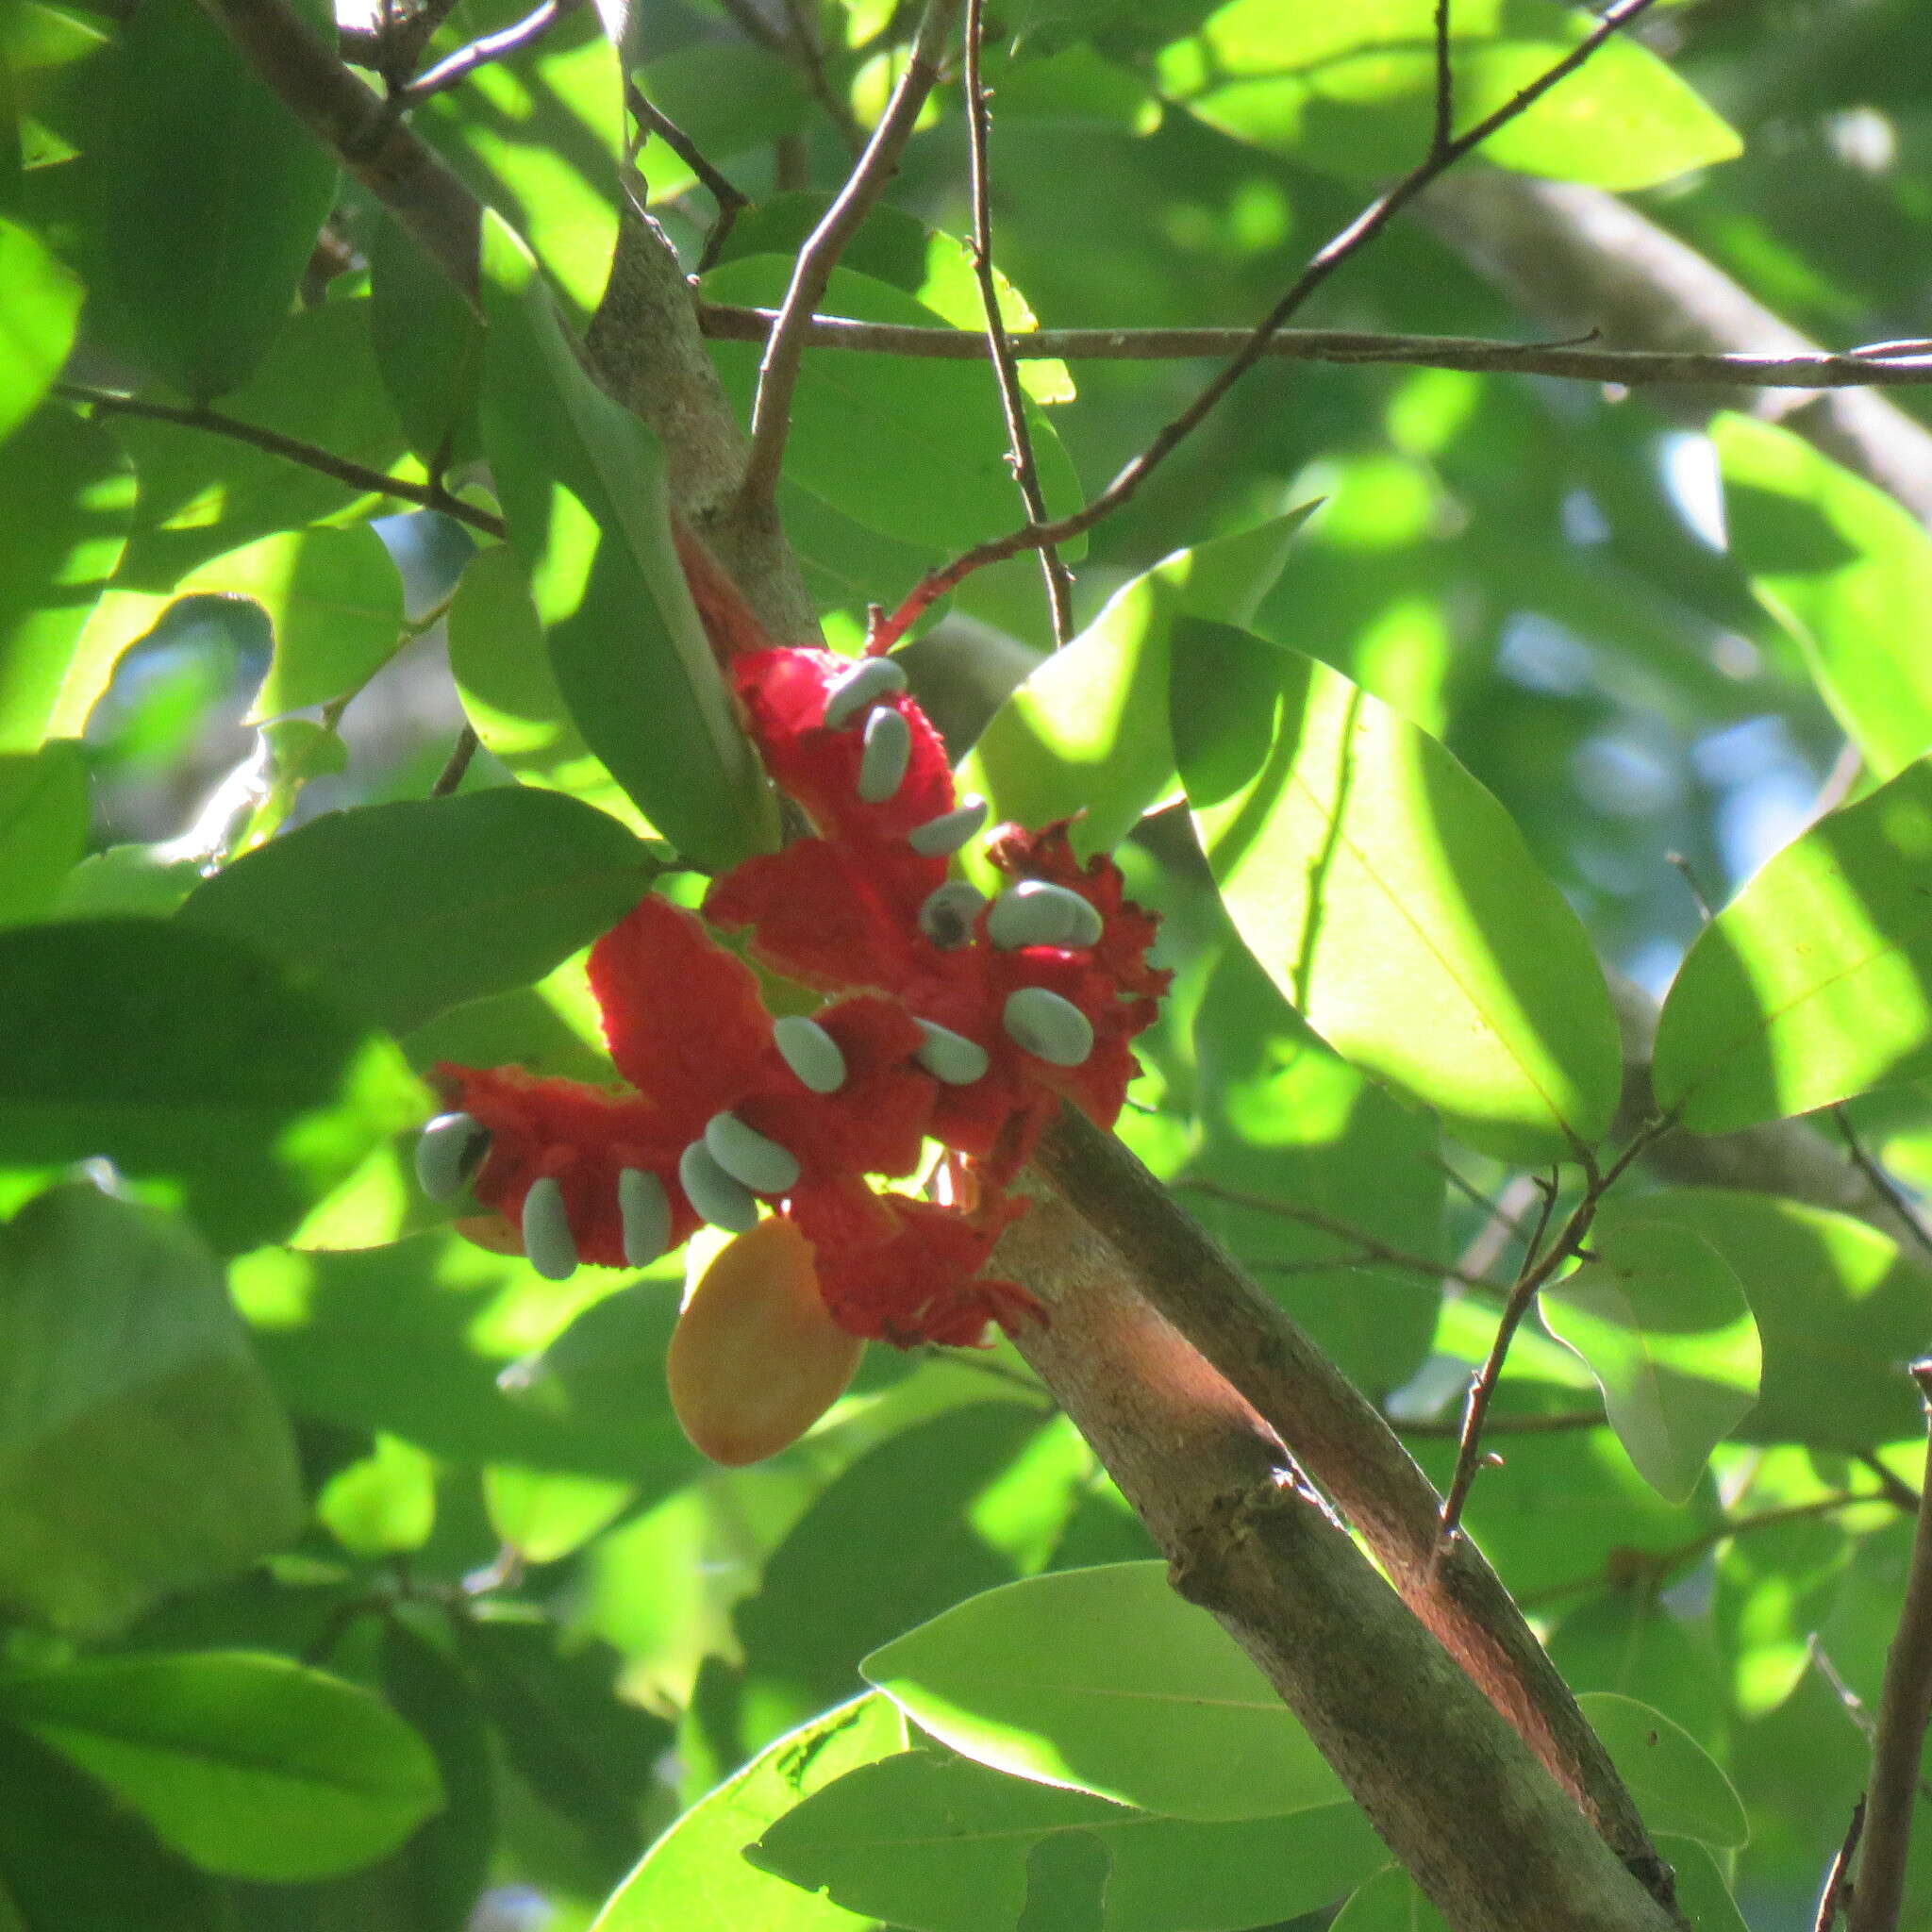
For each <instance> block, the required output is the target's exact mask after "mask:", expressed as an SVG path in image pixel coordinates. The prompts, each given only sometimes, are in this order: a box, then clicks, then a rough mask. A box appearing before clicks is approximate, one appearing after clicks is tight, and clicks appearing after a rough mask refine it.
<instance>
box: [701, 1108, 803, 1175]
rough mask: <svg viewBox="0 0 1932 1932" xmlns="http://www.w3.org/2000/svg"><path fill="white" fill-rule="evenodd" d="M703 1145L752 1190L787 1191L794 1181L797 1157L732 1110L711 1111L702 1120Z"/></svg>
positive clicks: (720, 1163)
mask: <svg viewBox="0 0 1932 1932" xmlns="http://www.w3.org/2000/svg"><path fill="white" fill-rule="evenodd" d="M705 1145H706V1146H707V1147H708V1148H709V1149H710V1150H711V1158H712V1159H713V1160H715V1161H716V1162H717V1163H718V1165H719V1166H720V1167H722V1168H723V1169H724V1172H725V1173H726V1174H729V1175H730V1176H731V1178H732V1179H733V1180H735V1181H737V1182H739V1183H740V1184H741V1186H744V1187H747V1188H749V1189H750V1190H751V1191H752V1192H753V1193H755V1194H789V1193H790V1192H791V1190H792V1189H793V1188H795V1187H796V1186H797V1185H798V1160H797V1157H796V1156H794V1155H793V1154H792V1153H791V1151H790V1150H789V1149H787V1148H784V1147H781V1146H779V1144H778V1143H777V1141H774V1140H773V1139H771V1137H770V1136H769V1135H765V1134H761V1133H759V1132H758V1129H757V1128H756V1127H750V1126H747V1125H746V1124H744V1123H743V1122H742V1121H741V1120H740V1119H739V1118H738V1116H737V1115H736V1114H735V1113H714V1114H713V1115H712V1116H711V1118H710V1119H709V1120H708V1121H707V1122H706V1123H705Z"/></svg>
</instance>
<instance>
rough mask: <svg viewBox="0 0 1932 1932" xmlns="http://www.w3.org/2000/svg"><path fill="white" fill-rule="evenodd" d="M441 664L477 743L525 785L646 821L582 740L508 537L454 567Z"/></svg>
mask: <svg viewBox="0 0 1932 1932" xmlns="http://www.w3.org/2000/svg"><path fill="white" fill-rule="evenodd" d="M447 636H448V638H449V665H450V671H451V673H452V675H454V676H455V678H456V681H457V691H458V694H459V695H460V696H461V698H462V701H463V710H464V712H465V714H466V715H467V716H468V718H469V720H470V723H471V724H473V725H475V729H476V736H477V737H478V738H479V739H481V740H482V741H483V743H484V746H485V747H486V748H487V749H488V750H489V751H490V752H491V754H492V755H493V756H494V757H496V758H500V759H501V760H502V761H503V762H504V764H506V765H507V766H508V768H509V769H510V770H511V771H512V772H514V773H515V774H517V776H518V777H519V778H521V779H523V780H524V782H525V784H535V785H544V786H548V787H549V788H550V789H551V790H552V791H566V792H568V793H569V794H570V795H571V796H572V797H573V798H581V799H582V800H583V801H584V803H585V804H586V805H591V806H595V807H596V808H597V809H598V810H599V811H602V812H608V814H609V815H610V816H611V817H612V818H614V819H616V820H618V821H619V822H620V823H622V824H627V825H628V826H630V828H631V829H632V830H633V831H635V832H640V833H645V832H648V830H649V827H648V826H647V825H646V824H645V823H644V821H643V819H642V817H641V815H640V813H639V811H638V808H637V807H636V806H635V805H634V804H633V803H632V802H631V800H630V798H629V797H628V795H627V794H626V793H625V791H623V789H622V788H621V787H620V786H619V785H618V782H617V780H616V779H615V778H613V777H612V776H611V775H610V768H609V767H608V765H607V764H605V762H604V761H603V759H602V758H598V757H597V756H596V755H595V754H594V753H593V752H592V751H591V748H590V746H589V745H587V744H586V743H585V742H584V739H583V734H582V732H580V731H579V730H578V729H577V727H576V725H575V722H574V721H573V720H572V718H571V715H570V708H569V707H568V706H567V705H566V704H565V703H564V700H563V691H562V690H561V688H560V687H559V686H558V681H557V674H556V672H555V671H553V670H552V669H551V665H550V656H549V653H548V652H547V651H546V650H545V649H544V646H543V626H542V624H541V621H540V620H539V618H538V616H537V607H536V605H535V604H534V603H533V602H532V601H531V598H530V580H529V578H528V576H527V575H525V571H524V566H523V564H522V563H521V562H520V561H519V560H518V558H517V554H516V552H515V551H513V550H512V549H510V548H509V546H508V544H497V545H495V546H494V547H492V548H491V549H489V550H479V551H478V552H477V553H476V555H475V557H473V558H471V559H470V560H469V562H468V563H467V564H465V565H464V566H463V576H462V581H461V583H460V584H458V587H457V595H456V602H455V603H454V604H452V605H451V606H450V610H449V618H448V623H447Z"/></svg>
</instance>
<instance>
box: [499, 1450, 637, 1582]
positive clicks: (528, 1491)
mask: <svg viewBox="0 0 1932 1932" xmlns="http://www.w3.org/2000/svg"><path fill="white" fill-rule="evenodd" d="M632 1494H633V1491H632V1489H631V1486H630V1485H629V1484H628V1483H625V1482H614V1481H612V1480H611V1479H610V1478H609V1477H608V1476H595V1475H563V1474H558V1473H557V1472H556V1471H554V1470H535V1469H520V1468H518V1467H517V1465H516V1464H515V1463H509V1462H498V1463H492V1464H491V1467H490V1468H488V1469H486V1470H485V1471H484V1472H483V1500H484V1502H485V1503H486V1504H487V1505H488V1506H489V1509H490V1523H491V1528H493V1529H494V1530H495V1531H496V1533H497V1535H498V1536H500V1537H501V1538H502V1539H503V1541H505V1542H506V1543H507V1544H508V1546H509V1547H510V1548H511V1549H513V1550H515V1551H516V1553H517V1554H518V1555H519V1556H520V1557H524V1558H525V1561H527V1562H531V1563H555V1562H557V1561H558V1558H560V1557H567V1556H569V1555H570V1554H571V1552H572V1551H573V1550H577V1549H581V1548H582V1547H583V1546H584V1544H586V1543H587V1542H589V1541H591V1538H592V1537H593V1536H595V1535H597V1534H598V1532H599V1531H601V1530H605V1529H608V1527H609V1526H610V1524H612V1523H613V1522H614V1521H615V1520H616V1518H617V1517H618V1516H619V1515H621V1514H622V1513H623V1511H624V1508H625V1505H626V1504H628V1503H629V1501H630V1499H631V1496H632Z"/></svg>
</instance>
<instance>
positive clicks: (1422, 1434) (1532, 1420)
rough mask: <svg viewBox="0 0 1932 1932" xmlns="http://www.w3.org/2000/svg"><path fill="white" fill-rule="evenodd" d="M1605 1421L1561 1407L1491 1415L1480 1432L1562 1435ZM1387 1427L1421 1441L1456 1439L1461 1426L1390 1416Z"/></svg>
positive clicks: (1592, 1412)
mask: <svg viewBox="0 0 1932 1932" xmlns="http://www.w3.org/2000/svg"><path fill="white" fill-rule="evenodd" d="M1608 1424H1609V1418H1608V1417H1607V1416H1606V1415H1605V1414H1604V1412H1603V1410H1602V1409H1600V1408H1561V1409H1557V1410H1555V1411H1554V1412H1553V1413H1551V1414H1549V1415H1492V1416H1491V1417H1490V1419H1489V1421H1488V1422H1487V1423H1486V1424H1484V1433H1485V1434H1486V1435H1491V1436H1564V1435H1571V1434H1574V1432H1575V1431H1576V1430H1578V1429H1601V1428H1606V1427H1607V1426H1608ZM1389 1426H1390V1427H1391V1428H1392V1429H1393V1430H1394V1431H1395V1433H1396V1434H1397V1435H1398V1436H1415V1437H1418V1438H1422V1439H1424V1440H1427V1439H1431V1438H1434V1439H1438V1440H1440V1439H1441V1438H1444V1437H1454V1438H1456V1439H1457V1440H1460V1438H1461V1435H1462V1424H1461V1422H1460V1420H1459V1419H1458V1420H1457V1421H1455V1422H1410V1421H1408V1420H1407V1418H1405V1417H1403V1416H1391V1417H1390V1418H1389Z"/></svg>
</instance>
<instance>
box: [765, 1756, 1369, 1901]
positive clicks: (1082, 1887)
mask: <svg viewBox="0 0 1932 1932" xmlns="http://www.w3.org/2000/svg"><path fill="white" fill-rule="evenodd" d="M1070 1853H1072V1854H1074V1856H1071V1857H1070V1856H1067V1855H1068V1854H1070ZM1080 1854H1084V1856H1080ZM749 1856H750V1857H753V1858H754V1859H755V1860H756V1861H757V1862H758V1864H760V1865H762V1866H764V1867H765V1868H766V1869H767V1870H768V1871H774V1872H778V1873H781V1874H783V1875H784V1876H786V1877H788V1878H790V1879H791V1881H792V1882H793V1883H794V1884H798V1885H808V1886H811V1887H814V1888H817V1887H824V1889H825V1890H827V1892H828V1893H829V1895H830V1896H831V1898H832V1899H833V1900H834V1902H835V1903H837V1904H839V1905H842V1906H844V1907H847V1908H848V1909H851V1910H857V1911H861V1912H869V1913H871V1914H872V1915H873V1916H874V1918H877V1919H881V1920H885V1921H887V1922H889V1923H890V1924H894V1925H906V1926H913V1927H922V1928H925V1932H1016V1928H1017V1927H1019V1926H1020V1925H1022V1924H1040V1923H1042V1922H1043V1923H1047V1924H1091V1925H1095V1926H1096V1927H1097V1928H1098V1932H1232V1928H1234V1927H1238V1926H1246V1925H1252V1924H1256V1923H1257V1921H1261V1920H1264V1919H1284V1918H1292V1917H1294V1916H1296V1915H1297V1914H1299V1913H1301V1912H1305V1911H1308V1910H1311V1909H1313V1908H1315V1907H1320V1906H1323V1905H1326V1904H1327V1903H1328V1902H1329V1901H1331V1900H1332V1899H1335V1898H1338V1897H1340V1896H1341V1894H1342V1893H1343V1892H1345V1891H1346V1890H1348V1888H1349V1887H1350V1886H1351V1885H1353V1884H1354V1883H1355V1882H1356V1881H1357V1879H1359V1878H1360V1877H1361V1876H1362V1874H1364V1873H1366V1872H1370V1871H1373V1870H1374V1868H1375V1867H1376V1866H1377V1865H1379V1864H1380V1863H1381V1862H1382V1861H1383V1859H1384V1858H1386V1857H1388V1853H1387V1851H1386V1850H1385V1848H1384V1847H1383V1845H1382V1842H1381V1840H1379V1839H1378V1838H1377V1837H1376V1836H1375V1834H1374V1830H1373V1829H1372V1827H1371V1826H1370V1824H1369V1822H1368V1820H1367V1819H1366V1818H1364V1817H1363V1816H1362V1814H1361V1813H1360V1812H1359V1811H1358V1810H1357V1809H1356V1807H1355V1806H1354V1805H1353V1804H1351V1803H1348V1802H1347V1801H1342V1802H1339V1803H1330V1804H1327V1805H1324V1806H1322V1807H1319V1808H1316V1809H1313V1810H1308V1811H1303V1812H1300V1813H1297V1814H1296V1815H1294V1816H1292V1817H1288V1818H1253V1819H1245V1820H1240V1821H1221V1822H1215V1823H1209V1822H1204V1821H1202V1820H1198V1819H1191V1818H1170V1817H1162V1816H1159V1815H1158V1814H1156V1813H1151V1812H1146V1811H1137V1810H1133V1809H1130V1808H1128V1807H1124V1806H1121V1805H1115V1804H1109V1803H1108V1801H1107V1800H1106V1799H1105V1798H1097V1797H1094V1796H1091V1794H1090V1793H1088V1792H1086V1791H1078V1790H1053V1789H1051V1788H1049V1787H1047V1786H1045V1785H1041V1784H1037V1783H1031V1782H1028V1781H1025V1780H1023V1779H1019V1778H1011V1777H1003V1776H1002V1775H1000V1774H998V1773H997V1772H993V1771H989V1770H988V1769H986V1767H985V1766H984V1765H980V1764H975V1763H973V1762H971V1761H970V1760H967V1759H963V1758H958V1757H942V1756H941V1755H940V1754H938V1753H936V1752H932V1751H908V1752H903V1753H901V1754H900V1755H899V1756H898V1757H887V1758H884V1759H882V1760H881V1761H880V1762H878V1763H876V1764H871V1765H865V1766H861V1767H860V1768H859V1769H858V1770H857V1771H853V1772H849V1773H847V1774H846V1775H845V1776H843V1777H841V1778H840V1779H839V1780H838V1781H837V1783H835V1784H831V1785H828V1786H826V1787H825V1788H824V1790H820V1791H818V1792H817V1793H815V1794H814V1795H812V1796H811V1797H809V1798H808V1799H806V1800H805V1802H804V1803H803V1804H801V1805H799V1806H797V1807H794V1808H793V1809H792V1810H791V1811H788V1812H787V1813H786V1814H785V1815H784V1816H783V1817H782V1818H780V1819H779V1820H778V1821H777V1822H776V1823H775V1824H773V1825H771V1826H770V1827H769V1828H768V1829H767V1830H766V1832H765V1834H764V1836H763V1837H762V1838H760V1839H759V1840H758V1843H757V1844H756V1845H755V1846H754V1847H753V1848H752V1849H751V1852H750V1854H749Z"/></svg>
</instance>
